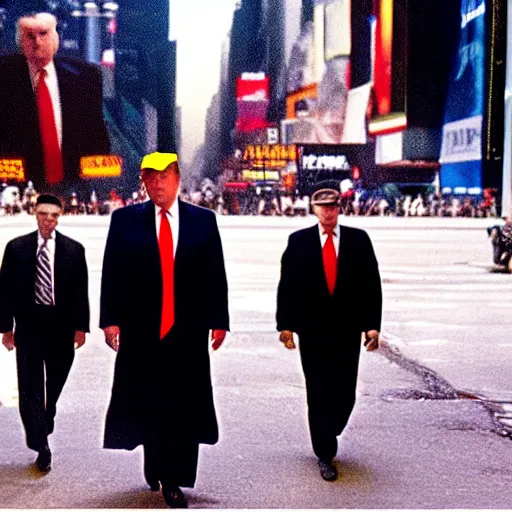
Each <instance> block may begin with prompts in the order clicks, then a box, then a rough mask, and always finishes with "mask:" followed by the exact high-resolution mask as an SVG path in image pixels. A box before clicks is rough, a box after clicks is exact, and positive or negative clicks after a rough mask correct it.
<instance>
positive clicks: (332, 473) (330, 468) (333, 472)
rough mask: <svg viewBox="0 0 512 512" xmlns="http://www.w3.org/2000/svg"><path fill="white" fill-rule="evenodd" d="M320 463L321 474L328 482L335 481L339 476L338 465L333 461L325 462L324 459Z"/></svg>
mask: <svg viewBox="0 0 512 512" xmlns="http://www.w3.org/2000/svg"><path fill="white" fill-rule="evenodd" d="M318 465H319V467H320V474H321V475H322V478H323V479H324V480H327V481H328V482H333V481H334V480H336V478H338V470H337V469H336V466H335V465H334V464H333V463H332V462H325V461H323V460H319V461H318Z"/></svg>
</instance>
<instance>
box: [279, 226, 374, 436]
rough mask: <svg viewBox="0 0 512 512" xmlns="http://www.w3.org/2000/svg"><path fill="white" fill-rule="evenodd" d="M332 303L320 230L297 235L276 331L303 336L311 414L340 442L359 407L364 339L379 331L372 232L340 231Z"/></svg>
mask: <svg viewBox="0 0 512 512" xmlns="http://www.w3.org/2000/svg"><path fill="white" fill-rule="evenodd" d="M339 244H340V245H339V255H338V272H337V279H336V286H335V290H334V294H333V295H332V296H331V295H330V294H329V291H328V288H327V281H326V278H325V272H324V267H323V259H322V245H321V240H320V232H319V228H318V225H315V226H312V227H310V228H307V229H303V230H300V231H296V232H295V233H292V235H290V238H289V240H288V246H287V248H286V250H285V252H284V254H283V257H282V261H281V279H280V282H279V286H278V297H277V314H276V319H277V329H278V331H283V330H289V331H293V332H296V333H297V334H298V335H299V349H300V354H301V362H302V366H303V370H304V376H305V379H306V390H307V398H308V404H309V407H310V412H311V411H312V410H313V411H315V414H319V415H320V416H321V417H322V421H323V422H325V423H326V424H327V428H328V429H329V430H331V431H332V432H333V433H335V434H336V435H339V434H340V433H341V431H342V430H343V428H344V427H345V425H346V422H347V421H348V417H349V416H350V413H351V411H352V408H353V406H354V402H355V389H356V381H357V370H358V364H359V354H360V350H361V333H362V332H367V331H369V330H372V329H376V330H379V331H380V324H381V315H382V290H381V282H380V275H379V269H378V264H377V260H376V258H375V253H374V251H373V247H372V243H371V241H370V238H369V237H368V235H367V233H366V232H365V231H363V230H360V229H355V228H350V227H346V226H340V240H339Z"/></svg>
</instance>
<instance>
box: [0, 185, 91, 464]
mask: <svg viewBox="0 0 512 512" xmlns="http://www.w3.org/2000/svg"><path fill="white" fill-rule="evenodd" d="M35 213H36V220H37V226H38V229H37V231H34V232H33V233H29V234H28V235H24V236H20V237H18V238H15V239H14V240H11V241H10V242H9V243H8V244H7V246H6V248H5V253H4V257H3V262H2V267H1V269H0V332H1V333H3V336H2V343H3V345H4V346H5V348H7V350H13V349H14V348H16V363H17V368H18V389H19V407H20V413H21V419H22V422H23V426H24V428H25V434H26V441H27V446H28V447H29V448H30V449H32V450H35V451H37V452H38V457H37V459H36V465H37V467H38V469H39V470H40V471H49V470H50V469H51V464H52V453H51V450H50V447H49V445H48V435H49V434H51V433H52V432H53V429H54V420H55V414H56V412H57V400H58V398H59V396H60V394H61V391H62V388H63V387H64V384H65V382H66V379H67V377H68V374H69V371H70V369H71V365H72V363H73V359H74V356H75V348H79V347H81V346H82V345H83V344H84V343H85V333H86V332H89V297H88V290H87V287H88V276H87V264H86V261H85V250H84V247H83V245H82V244H80V243H78V242H76V241H75V240H72V239H71V238H68V237H67V236H64V235H62V234H61V233H59V232H57V231H55V228H56V226H57V224H58V220H59V216H60V214H61V213H62V204H61V202H60V200H59V199H58V198H57V197H55V196H51V195H46V194H42V195H40V196H39V197H38V198H37V201H36V208H35ZM14 325H15V327H14Z"/></svg>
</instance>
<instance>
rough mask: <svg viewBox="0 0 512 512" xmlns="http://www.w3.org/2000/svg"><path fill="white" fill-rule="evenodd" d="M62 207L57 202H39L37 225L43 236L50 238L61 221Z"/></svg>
mask: <svg viewBox="0 0 512 512" xmlns="http://www.w3.org/2000/svg"><path fill="white" fill-rule="evenodd" d="M60 214H61V209H60V208H59V207H58V206H57V205H55V204H38V205H37V206H36V220H37V227H38V228H39V232H40V233H41V236H42V237H43V238H50V236H51V234H52V233H53V230H54V229H55V228H56V227H57V224H58V223H59V216H60Z"/></svg>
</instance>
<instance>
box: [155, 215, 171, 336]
mask: <svg viewBox="0 0 512 512" xmlns="http://www.w3.org/2000/svg"><path fill="white" fill-rule="evenodd" d="M160 215H161V216H162V220H161V222H160V236H159V237H158V247H159V248H160V263H161V265H162V289H163V294H162V320H161V323H160V339H163V338H164V336H165V335H166V334H167V333H168V332H169V331H170V330H171V327H172V326H173V324H174V250H173V247H174V246H173V241H172V231H171V226H170V224H169V219H168V218H167V215H166V212H165V210H161V211H160Z"/></svg>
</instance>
